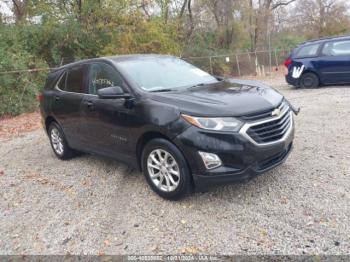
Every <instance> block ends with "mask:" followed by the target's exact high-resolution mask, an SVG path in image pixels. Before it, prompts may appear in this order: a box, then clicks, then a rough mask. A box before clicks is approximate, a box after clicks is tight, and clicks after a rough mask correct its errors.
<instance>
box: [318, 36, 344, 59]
mask: <svg viewBox="0 0 350 262" xmlns="http://www.w3.org/2000/svg"><path fill="white" fill-rule="evenodd" d="M322 53H323V54H324V55H329V56H338V55H350V40H347V41H339V42H329V43H326V44H325V45H324V47H323V50H322Z"/></svg>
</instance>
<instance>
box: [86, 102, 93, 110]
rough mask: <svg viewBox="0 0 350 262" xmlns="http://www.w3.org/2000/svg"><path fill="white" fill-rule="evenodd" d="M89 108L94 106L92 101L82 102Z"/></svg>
mask: <svg viewBox="0 0 350 262" xmlns="http://www.w3.org/2000/svg"><path fill="white" fill-rule="evenodd" d="M84 104H85V105H86V106H87V107H88V108H89V109H90V110H92V109H93V108H94V103H93V102H92V101H86V102H85V103H84Z"/></svg>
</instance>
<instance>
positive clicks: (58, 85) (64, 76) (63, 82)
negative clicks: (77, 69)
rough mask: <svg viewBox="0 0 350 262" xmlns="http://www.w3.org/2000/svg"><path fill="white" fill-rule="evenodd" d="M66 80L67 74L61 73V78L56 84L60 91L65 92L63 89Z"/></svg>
mask: <svg viewBox="0 0 350 262" xmlns="http://www.w3.org/2000/svg"><path fill="white" fill-rule="evenodd" d="M66 79H67V73H66V72H64V73H63V76H62V77H61V78H60V81H59V82H58V84H57V87H58V88H59V89H60V90H65V89H66Z"/></svg>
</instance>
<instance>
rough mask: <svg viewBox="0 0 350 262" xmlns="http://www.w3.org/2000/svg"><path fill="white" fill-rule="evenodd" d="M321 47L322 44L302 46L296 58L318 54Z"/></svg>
mask: <svg viewBox="0 0 350 262" xmlns="http://www.w3.org/2000/svg"><path fill="white" fill-rule="evenodd" d="M319 47H320V44H314V45H307V46H304V47H301V48H300V49H299V51H298V52H297V54H296V58H301V57H311V56H316V55H317V51H318V48H319Z"/></svg>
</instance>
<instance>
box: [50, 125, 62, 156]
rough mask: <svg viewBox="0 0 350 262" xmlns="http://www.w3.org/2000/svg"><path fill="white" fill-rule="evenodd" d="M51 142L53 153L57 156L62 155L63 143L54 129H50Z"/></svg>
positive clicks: (59, 134)
mask: <svg viewBox="0 0 350 262" xmlns="http://www.w3.org/2000/svg"><path fill="white" fill-rule="evenodd" d="M51 142H52V147H53V149H54V150H55V152H56V153H57V154H59V155H62V154H63V153H64V145H63V141H62V135H61V133H60V131H58V129H57V128H56V127H54V128H52V129H51Z"/></svg>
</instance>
